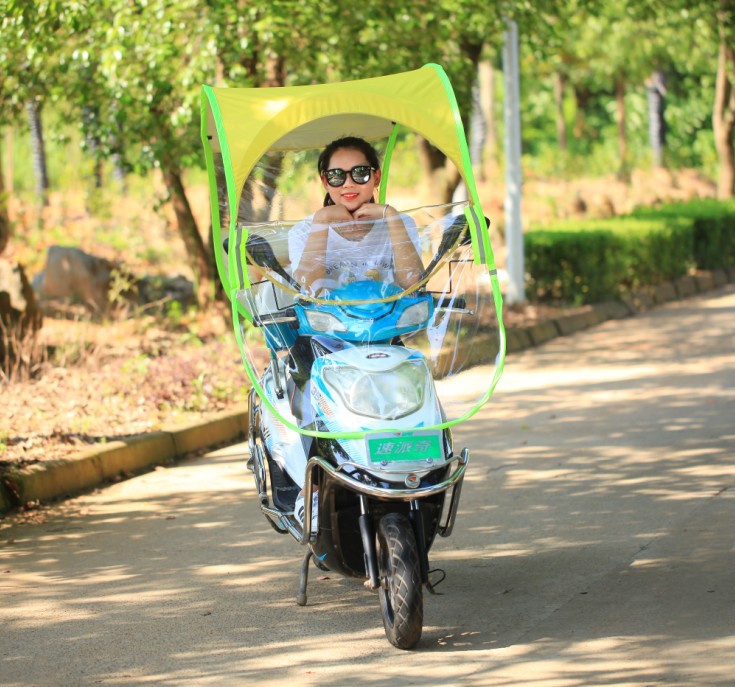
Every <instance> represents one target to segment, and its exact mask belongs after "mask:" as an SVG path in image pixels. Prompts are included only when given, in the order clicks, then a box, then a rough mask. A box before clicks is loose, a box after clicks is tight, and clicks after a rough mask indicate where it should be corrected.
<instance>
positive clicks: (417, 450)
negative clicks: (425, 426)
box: [366, 430, 444, 463]
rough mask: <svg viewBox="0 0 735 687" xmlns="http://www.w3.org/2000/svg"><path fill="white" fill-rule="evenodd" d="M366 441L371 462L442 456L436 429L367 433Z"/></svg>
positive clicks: (439, 436) (395, 461)
mask: <svg viewBox="0 0 735 687" xmlns="http://www.w3.org/2000/svg"><path fill="white" fill-rule="evenodd" d="M366 441H367V452H368V456H369V457H370V462H372V463H383V462H387V463H397V462H403V461H416V460H429V459H431V460H441V459H442V458H443V457H444V456H443V454H442V445H441V432H439V431H437V430H415V431H413V432H386V433H384V434H369V435H368V436H367V437H366Z"/></svg>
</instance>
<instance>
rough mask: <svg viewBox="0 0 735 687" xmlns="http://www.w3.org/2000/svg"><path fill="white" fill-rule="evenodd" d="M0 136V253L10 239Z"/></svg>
mask: <svg viewBox="0 0 735 687" xmlns="http://www.w3.org/2000/svg"><path fill="white" fill-rule="evenodd" d="M2 143H3V141H2V138H0V255H2V254H3V251H4V250H5V247H6V246H7V245H8V241H9V240H10V219H9V218H8V195H7V192H6V190H5V177H4V176H3V164H2V163H3V146H2Z"/></svg>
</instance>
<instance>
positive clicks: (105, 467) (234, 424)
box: [0, 409, 247, 512]
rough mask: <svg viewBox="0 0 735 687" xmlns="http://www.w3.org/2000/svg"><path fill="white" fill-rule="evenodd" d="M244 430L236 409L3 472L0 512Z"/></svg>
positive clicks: (140, 468) (93, 483) (76, 490)
mask: <svg viewBox="0 0 735 687" xmlns="http://www.w3.org/2000/svg"><path fill="white" fill-rule="evenodd" d="M246 434H247V412H246V411H245V410H244V409H239V410H235V411H229V412H227V413H224V414H222V415H220V416H218V417H216V418H214V419H211V420H208V421H207V422H204V423H193V424H190V425H186V426H184V427H176V428H174V429H170V430H166V429H164V430H160V431H156V432H150V433H147V434H140V435H137V436H133V437H129V438H126V439H124V440H122V441H112V442H110V443H108V444H102V445H99V446H94V447H91V448H89V449H85V450H84V451H81V452H80V453H78V454H76V455H74V456H71V457H69V458H63V459H59V460H53V461H48V462H43V463H36V464H35V465H30V466H28V467H25V468H22V469H20V470H15V471H13V472H10V473H8V474H6V475H4V476H3V478H2V483H0V512H8V511H10V510H12V509H14V508H17V507H18V506H21V505H23V504H26V503H29V502H31V501H51V500H54V499H58V498H63V497H67V496H71V495H73V494H77V493H79V492H81V491H84V490H85V489H90V488H92V487H95V486H97V485H99V484H103V483H104V482H108V481H110V480H113V479H116V478H119V477H125V476H128V475H132V474H135V473H136V472H141V471H144V470H146V469H148V468H151V467H153V466H155V465H162V464H165V463H171V462H173V461H176V460H178V459H181V458H183V457H184V456H186V455H187V454H189V453H192V452H194V451H198V450H200V449H203V448H208V447H210V446H216V445H217V444H222V443H225V442H234V441H239V440H241V439H242V438H244V437H245V436H246Z"/></svg>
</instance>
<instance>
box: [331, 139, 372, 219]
mask: <svg viewBox="0 0 735 687" xmlns="http://www.w3.org/2000/svg"><path fill="white" fill-rule="evenodd" d="M342 148H350V149H351V150H359V151H360V152H361V153H362V154H363V155H364V156H365V159H366V160H367V161H368V164H369V165H370V166H371V167H372V168H373V169H380V159H379V158H378V153H377V151H376V150H375V148H373V146H371V145H370V144H369V143H368V142H367V141H366V140H365V139H364V138H358V137H357V136H345V137H344V138H338V139H337V140H336V141H332V142H331V143H330V144H329V145H328V146H327V147H326V148H325V149H324V150H322V152H321V154H320V155H319V161H318V162H317V169H318V170H319V176H322V174H326V173H327V170H328V169H329V161H330V160H331V159H332V155H334V154H335V153H336V152H337V151H338V150H341V149H342ZM327 205H334V201H333V200H332V199H331V198H330V196H329V194H328V193H327V195H326V196H325V197H324V207H327Z"/></svg>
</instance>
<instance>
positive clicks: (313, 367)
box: [228, 203, 501, 433]
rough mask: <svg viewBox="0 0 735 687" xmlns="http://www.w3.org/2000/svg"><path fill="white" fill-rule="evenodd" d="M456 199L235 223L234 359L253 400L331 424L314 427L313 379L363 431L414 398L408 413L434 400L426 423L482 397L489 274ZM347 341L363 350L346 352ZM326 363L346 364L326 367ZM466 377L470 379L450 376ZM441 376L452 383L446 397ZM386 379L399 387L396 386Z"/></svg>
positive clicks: (462, 411) (495, 345)
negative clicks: (331, 221)
mask: <svg viewBox="0 0 735 687" xmlns="http://www.w3.org/2000/svg"><path fill="white" fill-rule="evenodd" d="M466 205H467V204H466V203H458V204H451V205H442V206H434V207H422V208H418V209H409V210H403V211H400V212H397V213H396V215H395V216H394V217H393V218H391V219H390V220H388V219H383V218H382V217H381V218H379V219H376V220H363V221H360V220H356V221H354V222H350V223H344V224H342V225H338V226H326V227H321V226H319V225H318V224H315V222H314V221H313V218H312V217H308V218H306V219H304V220H302V221H300V222H283V221H272V222H261V223H258V224H256V223H251V224H250V225H249V226H245V225H243V224H239V225H238V228H237V231H236V237H237V239H236V242H235V243H236V245H235V247H234V248H235V250H234V256H232V257H234V259H230V260H229V265H230V269H233V268H234V269H235V270H237V271H238V274H239V275H241V281H242V283H243V285H244V283H245V282H247V283H248V284H249V286H247V287H243V288H240V289H237V290H236V292H235V304H236V306H237V307H235V308H234V310H235V311H236V312H237V315H238V318H239V321H240V332H241V335H242V336H241V342H242V350H243V355H244V356H245V359H246V364H247V365H248V367H249V368H250V369H251V370H252V371H253V379H254V382H255V384H256V389H257V390H258V393H259V394H260V395H261V398H262V399H263V400H264V401H265V402H266V403H267V404H268V405H270V406H271V407H272V408H274V409H276V410H279V411H280V412H278V415H280V416H281V419H282V420H283V421H284V422H286V423H287V424H288V425H294V424H295V425H297V426H298V427H299V428H300V429H302V430H306V431H308V432H317V433H318V432H320V431H327V432H329V431H330V428H326V429H325V428H324V426H323V423H322V426H320V423H319V422H318V420H319V417H320V416H321V415H324V413H323V412H322V411H323V410H324V408H323V407H320V406H319V405H318V404H319V402H320V401H322V397H320V396H316V395H315V394H314V393H313V390H312V389H311V388H310V386H311V385H312V384H315V383H317V384H324V385H325V386H326V387H330V385H331V388H333V389H334V390H336V391H337V393H338V395H337V396H335V395H334V394H332V396H334V398H333V399H332V400H334V401H335V402H336V403H343V404H345V405H346V406H347V407H348V408H353V409H357V413H358V414H360V415H361V417H363V418H364V421H363V422H362V423H361V427H360V429H363V430H366V431H376V430H379V429H387V428H390V429H395V427H396V422H399V423H400V416H401V414H402V413H403V416H410V415H411V413H410V412H404V411H405V409H406V408H408V409H410V408H411V407H412V406H411V401H410V400H409V401H407V400H406V397H411V394H412V393H413V394H414V396H415V399H414V401H415V403H414V405H415V406H416V407H418V405H419V404H420V403H425V402H426V401H427V400H431V402H432V403H433V405H434V407H433V408H432V412H431V413H428V414H426V417H427V424H428V425H429V426H436V425H444V424H446V423H453V422H455V421H457V420H459V419H461V418H462V417H463V416H465V415H467V414H469V413H471V412H472V410H473V408H474V407H475V406H477V405H478V404H481V403H482V402H483V396H484V395H485V394H486V392H487V389H488V388H489V386H490V382H491V380H492V377H493V375H494V365H495V359H496V356H497V354H498V352H499V350H500V346H501V341H500V329H499V326H498V320H497V315H496V306H495V301H494V295H493V289H492V285H491V276H490V275H489V274H488V271H487V268H486V267H485V266H484V265H477V264H475V262H474V259H473V250H472V245H471V241H470V232H469V226H468V221H467V218H466V216H465V213H464V211H465V208H466ZM391 222H392V223H394V224H395V226H394V227H392V228H391V227H389V224H390V223H391ZM322 234H323V235H322ZM315 235H316V237H315ZM228 253H232V249H231V248H229V247H228ZM397 256H399V257H397ZM350 349H353V350H356V349H360V352H361V355H359V356H358V355H352V356H351V357H348V354H347V353H345V352H344V351H346V350H347V351H349V350H350ZM368 350H369V351H372V352H371V353H366V355H362V353H365V351H368ZM407 353H410V354H409V355H406V354H407ZM371 356H372V357H371ZM320 358H324V359H325V360H326V359H329V360H330V364H329V365H326V366H325V360H322V361H319V362H317V361H318V360H319V359H320ZM333 360H339V361H346V362H349V365H347V364H345V365H344V366H343V368H345V369H339V371H336V370H338V367H336V366H334V365H331V362H332V361H333ZM363 361H364V364H363ZM378 363H383V364H384V365H385V368H381V367H380V365H379V364H378ZM360 365H362V367H360ZM355 368H357V370H355ZM396 369H398V375H395V374H393V372H395V370H396ZM317 374H319V375H320V377H319V379H316V380H315V376H316V375H317ZM330 376H331V377H330ZM463 378H467V379H468V381H469V382H470V383H468V384H461V383H460V384H457V382H458V380H460V379H463ZM448 380H451V382H452V385H451V386H452V387H454V390H453V391H451V393H448V394H442V393H441V389H442V384H444V386H446V382H447V381H448ZM427 383H428V384H433V389H429V391H428V392H427V391H426V390H425V388H424V387H425V386H426V385H427ZM395 384H398V385H399V386H400V385H401V384H402V385H404V386H406V389H402V390H399V391H398V392H396V393H392V392H393V391H394V388H393V387H394V385H395ZM459 389H461V390H462V393H461V394H460V393H457V390H459ZM468 389H474V393H472V392H470V393H467V390H468ZM437 390H438V391H437ZM434 395H435V396H436V398H435V399H434ZM366 396H371V397H372V398H366ZM394 396H395V397H396V398H397V399H398V400H396V398H393V397H394ZM411 398H412V397H411ZM284 399H285V400H286V401H287V403H284ZM432 399H434V400H432ZM324 403H325V402H324V401H322V406H324ZM363 406H365V407H369V410H363V412H362V413H361V412H360V410H359V409H360V408H361V407H363ZM326 412H327V413H328V412H329V409H326ZM415 421H416V418H412V420H411V422H412V423H415ZM411 426H414V424H412V425H411ZM335 429H336V427H335ZM356 429H358V428H357V427H351V428H350V430H352V431H354V430H356Z"/></svg>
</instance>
